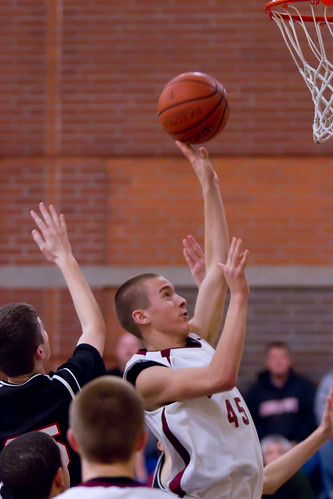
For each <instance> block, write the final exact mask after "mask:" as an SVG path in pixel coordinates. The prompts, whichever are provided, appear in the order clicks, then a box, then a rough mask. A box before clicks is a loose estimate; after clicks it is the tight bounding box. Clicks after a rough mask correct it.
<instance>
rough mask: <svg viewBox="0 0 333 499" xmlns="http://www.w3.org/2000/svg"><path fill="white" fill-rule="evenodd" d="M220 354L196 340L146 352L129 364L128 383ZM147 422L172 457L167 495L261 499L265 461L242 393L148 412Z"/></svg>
mask: <svg viewBox="0 0 333 499" xmlns="http://www.w3.org/2000/svg"><path fill="white" fill-rule="evenodd" d="M214 353H215V350H214V349H213V347H212V346H211V345H209V343H207V342H206V341H205V340H202V339H200V338H199V337H198V336H196V335H194V334H191V335H190V336H189V337H188V338H187V345H186V347H184V348H174V349H168V350H163V351H153V352H147V351H146V350H140V351H139V352H138V353H137V354H135V355H134V356H133V357H132V359H131V360H130V361H129V362H128V363H127V366H126V370H125V374H124V376H125V377H128V379H129V380H131V372H130V371H131V368H133V370H132V373H134V376H135V370H136V369H137V370H139V369H140V367H143V365H142V364H141V366H140V364H139V365H138V363H142V362H149V363H150V364H148V366H149V365H154V363H158V364H162V365H164V366H166V367H169V368H170V367H171V368H173V369H178V368H184V367H196V366H197V367H200V366H205V365H208V364H209V362H210V361H211V358H212V357H213V355H214ZM134 366H135V367H134ZM145 416H146V422H147V425H148V426H149V428H150V430H151V431H152V432H153V433H154V435H155V436H156V438H157V439H158V440H160V441H161V443H162V444H163V445H164V447H165V448H166V450H167V452H169V454H170V456H171V462H172V465H171V472H170V474H169V476H168V478H167V480H166V484H165V487H166V490H167V491H168V492H169V493H173V494H174V495H176V496H178V497H186V496H189V497H198V498H201V499H203V498H204V499H260V498H261V495H262V487H263V460H262V453H261V448H260V443H259V439H258V435H257V431H256V429H255V426H254V424H253V421H252V418H251V416H250V414H249V411H248V409H247V406H246V404H245V402H244V400H243V398H242V396H241V394H240V393H239V391H238V390H237V388H233V389H232V390H229V391H226V392H222V393H216V394H213V395H211V396H207V397H200V398H196V399H192V400H186V401H183V402H173V403H170V404H168V405H166V406H164V407H161V408H159V409H157V410H155V411H152V412H149V411H146V412H145Z"/></svg>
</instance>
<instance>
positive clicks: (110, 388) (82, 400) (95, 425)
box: [69, 376, 144, 464]
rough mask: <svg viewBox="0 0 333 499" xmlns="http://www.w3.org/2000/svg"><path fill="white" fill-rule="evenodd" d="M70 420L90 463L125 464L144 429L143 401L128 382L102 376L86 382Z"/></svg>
mask: <svg viewBox="0 0 333 499" xmlns="http://www.w3.org/2000/svg"><path fill="white" fill-rule="evenodd" d="M69 420H70V427H71V429H72V431H73V433H74V436H75V438H76V440H77V442H78V444H79V447H80V450H81V452H82V455H83V456H84V457H85V458H86V459H87V460H88V461H91V462H97V463H105V464H111V463H115V462H125V461H128V460H129V459H130V458H131V456H132V455H133V452H134V450H135V446H136V443H137V441H138V438H139V436H140V435H141V434H142V431H143V430H144V411H143V401H142V398H141V395H140V394H139V393H138V392H137V391H136V390H135V388H134V387H133V385H131V384H130V383H129V382H128V381H125V380H123V379H122V378H119V377H117V376H101V377H99V378H96V379H94V380H93V381H90V382H89V383H87V384H86V385H85V386H84V387H83V389H82V390H81V392H80V393H79V394H78V395H77V397H76V398H75V399H74V400H73V401H72V403H71V406H70V411H69Z"/></svg>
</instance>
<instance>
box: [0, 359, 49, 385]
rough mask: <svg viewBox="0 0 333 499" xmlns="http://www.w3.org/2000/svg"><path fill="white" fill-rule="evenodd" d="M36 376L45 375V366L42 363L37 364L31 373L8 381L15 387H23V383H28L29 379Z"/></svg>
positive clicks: (11, 377)
mask: <svg viewBox="0 0 333 499" xmlns="http://www.w3.org/2000/svg"><path fill="white" fill-rule="evenodd" d="M34 374H45V369H44V365H43V364H42V363H36V364H35V367H34V369H33V370H32V371H31V373H27V374H21V375H20V376H10V377H8V378H7V379H8V382H9V383H12V384H13V385H21V384H22V383H25V382H26V381H28V379H29V378H31V376H33V375H34Z"/></svg>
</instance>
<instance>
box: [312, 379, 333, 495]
mask: <svg viewBox="0 0 333 499" xmlns="http://www.w3.org/2000/svg"><path fill="white" fill-rule="evenodd" d="M332 384H333V369H332V371H330V372H328V373H327V374H326V375H325V376H324V377H323V378H322V379H321V381H320V383H319V386H318V389H317V392H316V397H315V412H316V417H317V421H320V419H321V417H322V414H323V412H324V409H325V404H326V397H327V396H328V394H329V391H330V389H331V386H332ZM319 461H320V466H321V471H322V480H323V488H324V492H323V494H322V496H320V499H333V440H329V441H328V442H326V443H325V444H324V445H323V446H322V447H321V449H320V451H319Z"/></svg>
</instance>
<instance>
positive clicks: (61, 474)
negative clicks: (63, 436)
mask: <svg viewBox="0 0 333 499" xmlns="http://www.w3.org/2000/svg"><path fill="white" fill-rule="evenodd" d="M0 481H1V482H3V487H2V488H1V496H0V497H2V499H51V498H52V497H55V496H57V495H58V494H60V493H61V492H64V491H65V490H66V489H68V487H69V474H68V469H67V466H66V465H65V464H64V462H63V460H62V458H61V453H60V447H59V446H58V445H57V443H56V441H55V440H54V439H53V438H52V437H50V435H48V434H47V433H44V432H42V431H31V432H29V433H25V434H24V435H20V436H19V437H17V438H15V439H13V440H12V441H10V442H9V443H8V444H7V445H6V447H5V448H4V449H3V450H2V451H1V453H0Z"/></svg>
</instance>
